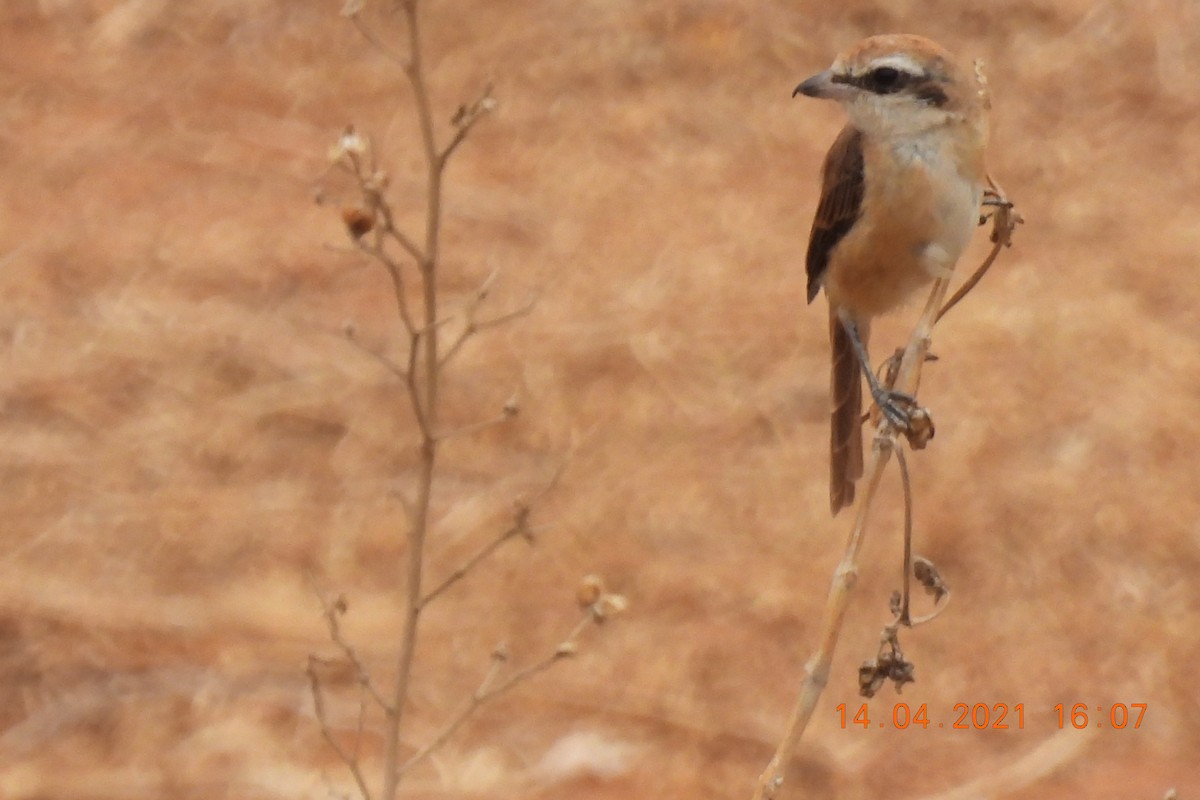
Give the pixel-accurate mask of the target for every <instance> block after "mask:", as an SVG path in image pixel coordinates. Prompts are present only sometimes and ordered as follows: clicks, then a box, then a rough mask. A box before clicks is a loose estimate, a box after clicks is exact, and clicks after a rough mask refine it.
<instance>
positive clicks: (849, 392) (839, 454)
mask: <svg viewBox="0 0 1200 800" xmlns="http://www.w3.org/2000/svg"><path fill="white" fill-rule="evenodd" d="M858 332H859V336H860V338H862V340H863V344H864V345H865V344H866V343H867V338H868V336H869V335H870V332H869V328H868V326H867V325H865V324H862V323H859V325H858ZM829 343H830V344H831V345H832V350H833V368H832V370H831V381H830V382H831V392H830V397H831V400H832V406H831V410H830V415H829V416H830V436H829V508H830V510H831V511H832V512H833V513H834V514H837V513H838V512H839V511H841V510H842V509H843V508H844V507H846V506H848V505H850V504H851V503H853V502H854V482H855V481H857V480H858V479H859V478H860V477H862V474H863V444H862V373H861V372H860V369H861V368H860V367H859V363H858V356H857V354H855V352H854V344H853V343H852V341H851V339H850V334H849V333H847V332H846V328H845V327H844V326H843V325H842V322H841V320H840V319H839V318H838V315H837V311H836V310H835V309H833V308H832V307H831V308H830V309H829Z"/></svg>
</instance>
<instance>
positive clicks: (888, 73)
mask: <svg viewBox="0 0 1200 800" xmlns="http://www.w3.org/2000/svg"><path fill="white" fill-rule="evenodd" d="M903 83H904V73H902V72H901V71H900V70H898V69H896V68H895V67H876V68H875V69H873V70H871V71H870V72H868V73H867V86H868V88H870V89H871V91H873V92H878V93H880V94H886V93H888V92H894V91H896V90H897V89H899V88H900V86H901V85H902V84H903Z"/></svg>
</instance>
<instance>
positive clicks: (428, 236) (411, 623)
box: [381, 0, 445, 800]
mask: <svg viewBox="0 0 1200 800" xmlns="http://www.w3.org/2000/svg"><path fill="white" fill-rule="evenodd" d="M402 10H403V12H404V17H405V22H406V23H407V27H408V60H407V62H406V63H405V64H404V73H405V75H407V76H408V82H409V84H410V86H411V87H412V91H413V96H414V97H415V99H416V106H417V120H418V124H419V126H420V129H421V141H422V143H423V145H424V150H425V160H426V165H427V170H428V171H427V178H426V186H425V190H426V208H425V242H424V247H423V248H422V250H421V251H420V253H419V255H420V258H418V261H417V266H418V268H419V271H420V276H421V284H422V285H421V297H422V306H423V311H424V329H423V330H419V331H410V342H409V345H410V353H409V369H408V387H409V393H410V397H411V400H412V403H413V410H414V411H415V412H416V414H417V418H418V422H419V423H420V426H421V448H420V450H421V465H420V474H419V477H418V481H417V493H416V501H415V503H414V506H413V515H412V519H411V523H410V525H409V528H408V537H407V539H408V553H407V558H408V568H407V574H406V575H405V581H406V582H405V591H406V597H405V612H404V626H403V629H402V631H401V634H400V651H399V654H398V656H397V664H396V683H395V686H394V687H393V692H392V702H391V705H390V708H388V709H387V712H386V717H387V718H386V724H385V728H384V770H383V792H382V794H381V797H382V798H383V800H392V798H394V797H395V796H396V787H397V786H398V785H399V782H400V777H401V771H400V766H401V765H400V725H401V722H402V721H403V717H404V704H405V701H406V699H407V698H408V686H409V681H410V679H411V677H412V664H413V656H414V655H415V651H416V643H417V625H418V623H419V621H420V617H421V597H422V594H423V590H422V586H421V579H422V577H423V576H422V571H423V567H424V561H425V539H426V534H427V533H428V529H429V507H430V501H431V498H432V494H433V473H434V467H435V465H436V463H437V446H438V442H437V439H436V437H435V436H434V434H433V431H434V429H435V428H436V426H437V397H438V378H439V369H438V326H436V325H434V324H433V323H434V322H435V321H436V320H437V302H438V295H437V280H436V278H437V265H438V238H439V237H438V235H439V232H440V228H441V214H442V171H443V167H444V166H445V161H443V160H442V159H441V158H440V157H439V155H438V152H437V145H436V142H435V141H434V132H433V112H432V110H431V108H430V103H429V93H428V91H427V88H426V83H425V75H424V72H423V68H422V61H421V30H420V16H419V14H418V13H417V11H418V9H417V2H416V0H403V2H402ZM397 300H398V303H399V305H400V307H401V308H404V300H403V298H402V297H398V298H397ZM402 313H403V312H402ZM418 350H421V356H422V357H418ZM418 362H419V363H418ZM418 374H419V376H420V384H421V385H418Z"/></svg>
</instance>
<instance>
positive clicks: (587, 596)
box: [575, 575, 604, 608]
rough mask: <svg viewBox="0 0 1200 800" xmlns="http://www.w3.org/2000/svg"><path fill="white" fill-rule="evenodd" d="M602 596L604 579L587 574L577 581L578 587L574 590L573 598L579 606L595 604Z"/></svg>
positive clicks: (584, 606)
mask: <svg viewBox="0 0 1200 800" xmlns="http://www.w3.org/2000/svg"><path fill="white" fill-rule="evenodd" d="M603 596H604V581H602V580H601V579H600V576H599V575H588V576H586V577H585V578H584V579H583V580H582V581H580V582H579V588H578V589H576V590H575V600H576V601H577V602H578V603H579V607H580V608H587V607H589V606H593V605H595V604H596V603H597V602H598V601H599V600H600V598H601V597H603Z"/></svg>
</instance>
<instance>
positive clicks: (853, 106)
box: [792, 34, 988, 514]
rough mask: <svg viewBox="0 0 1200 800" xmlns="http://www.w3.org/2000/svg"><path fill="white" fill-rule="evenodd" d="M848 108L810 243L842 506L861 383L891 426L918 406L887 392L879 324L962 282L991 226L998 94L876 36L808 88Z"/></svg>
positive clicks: (848, 493)
mask: <svg viewBox="0 0 1200 800" xmlns="http://www.w3.org/2000/svg"><path fill="white" fill-rule="evenodd" d="M792 94H793V96H795V95H797V94H802V95H805V96H807V97H817V98H822V99H827V100H836V101H838V102H839V103H841V105H842V107H843V108H844V109H845V111H846V115H847V116H848V117H849V122H848V123H847V124H846V126H845V127H844V128H842V132H841V133H840V134H839V135H838V137H837V139H836V140H835V141H834V143H833V146H832V147H830V149H829V153H828V154H827V155H826V156H825V163H824V166H823V168H822V171H821V199H820V201H819V203H818V205H817V214H816V218H815V219H814V220H813V225H812V233H811V235H810V238H809V244H808V256H807V259H806V266H807V271H808V301H809V302H810V303H811V302H812V301H813V298H815V297H816V296H817V293H818V292H819V291H820V290H821V289H822V288H823V289H824V290H825V295H826V297H828V299H829V337H830V344H831V345H832V349H833V369H832V381H831V383H832V410H831V423H832V424H831V435H830V487H829V504H830V508H831V510H832V511H833V513H834V514H837V512H838V511H839V510H841V509H842V508H843V507H845V506H847V505H850V503H852V502H853V501H854V483H855V481H856V480H857V479H858V478H859V477H861V476H862V471H863V451H862V427H861V419H862V382H861V379H860V377H859V372H860V371H861V372H862V373H863V375H864V376H865V377H866V379H867V384H868V386H869V388H870V391H871V397H872V399H873V400H874V401H875V404H876V405H877V406H878V407H879V410H880V412H881V413H882V414H883V416H884V417H885V418H886V419H887V421H888V423H890V424H891V425H892V426H894V427H895V428H897V429H900V430H904V429H906V428H907V427H908V424H909V419H910V415H911V413H912V410H913V409H914V408H915V402H914V399H913V398H912V397H909V396H908V395H905V394H902V393H899V392H894V391H892V390H890V389H888V388H885V387H884V386H883V385H881V383H880V382H879V380H878V379H877V378H876V376H875V372H874V370H873V369H872V367H871V361H870V358H869V356H868V354H867V342H868V339H869V336H870V330H871V320H873V319H874V318H875V317H877V316H879V315H881V314H885V313H887V312H889V311H892V310H893V309H895V308H896V307H898V306H900V305H902V304H903V303H904V302H905V301H906V300H907V299H909V297H910V295H911V294H912V293H913V292H914V291H916V290H917V289H919V288H921V287H922V286H925V285H926V284H928V283H929V282H931V281H932V280H933V279H934V278H936V277H945V276H948V275H949V274H950V272H951V270H953V268H954V265H955V263H956V262H957V261H958V258H959V256H960V255H962V252H963V250H964V249H966V246H967V242H968V241H969V239H970V238H971V233H972V231H973V230H974V229H975V227H976V225H977V224H978V223H979V211H980V204H981V202H982V200H983V191H984V184H985V180H986V177H985V175H986V173H985V169H984V150H985V149H986V146H987V138H988V124H987V108H988V102H987V96H986V90H985V87H984V86H983V85H982V83H981V81H980V79H979V78H978V77H977V75H976V73H975V71H974V70H973V69H971V68H969V67H968V66H965V65H963V64H961V63H959V62H958V61H957V60H956V59H955V58H954V56H952V55H951V54H950V53H948V52H947V51H946V50H944V49H943V48H942V47H941V46H939V45H938V44H936V43H934V42H932V41H930V40H929V39H925V38H922V37H920V36H911V35H905V34H891V35H885V36H872V37H870V38H868V39H864V40H863V41H861V42H859V43H858V44H856V45H855V46H854V47H852V48H850V49H849V50H848V51H846V52H845V53H843V54H841V55H839V56H838V57H837V58H836V59H835V60H834V62H833V65H832V66H831V67H830V68H829V69H827V70H825V71H824V72H821V73H819V74H817V75H814V76H812V77H811V78H809V79H808V80H806V81H804V82H803V83H801V84H800V85H799V86H797V87H796V90H795V91H794V92H793V93H792Z"/></svg>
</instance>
